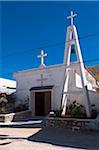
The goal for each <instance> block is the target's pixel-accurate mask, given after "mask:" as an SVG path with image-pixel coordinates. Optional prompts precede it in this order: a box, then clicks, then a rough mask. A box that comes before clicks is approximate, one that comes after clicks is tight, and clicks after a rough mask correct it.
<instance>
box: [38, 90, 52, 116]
mask: <svg viewBox="0 0 99 150" xmlns="http://www.w3.org/2000/svg"><path fill="white" fill-rule="evenodd" d="M50 110H51V91H46V92H35V115H36V116H46V115H48V114H49V112H50Z"/></svg>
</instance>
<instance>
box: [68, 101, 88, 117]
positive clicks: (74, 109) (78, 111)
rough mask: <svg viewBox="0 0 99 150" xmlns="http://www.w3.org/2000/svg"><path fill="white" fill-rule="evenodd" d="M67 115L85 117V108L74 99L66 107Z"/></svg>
mask: <svg viewBox="0 0 99 150" xmlns="http://www.w3.org/2000/svg"><path fill="white" fill-rule="evenodd" d="M66 116H69V117H74V118H85V117H86V113H85V108H84V106H83V105H81V104H79V103H77V102H76V101H73V103H71V104H70V105H69V106H67V109H66Z"/></svg>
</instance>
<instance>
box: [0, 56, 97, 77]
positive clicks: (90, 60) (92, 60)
mask: <svg viewBox="0 0 99 150" xmlns="http://www.w3.org/2000/svg"><path fill="white" fill-rule="evenodd" d="M95 61H99V58H97V59H89V60H85V61H83V63H85V62H95ZM76 63H77V64H79V63H82V62H76ZM57 65H58V64H57ZM63 66H66V65H65V64H63ZM31 69H32V68H31ZM31 69H30V70H31ZM15 72H20V71H15ZM15 72H9V73H4V74H3V73H1V75H11V74H13V73H15Z"/></svg>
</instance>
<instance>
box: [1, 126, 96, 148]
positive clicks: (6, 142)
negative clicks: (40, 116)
mask: <svg viewBox="0 0 99 150" xmlns="http://www.w3.org/2000/svg"><path fill="white" fill-rule="evenodd" d="M28 149H29V150H81V149H83V150H85V149H88V150H91V149H92V150H99V132H93V131H83V132H82V131H75V132H72V131H71V130H69V129H65V128H41V127H38V125H37V127H36V124H33V125H31V126H28V125H27V126H17V127H16V128H15V127H10V128H9V127H5V128H4V127H3V128H0V150H28Z"/></svg>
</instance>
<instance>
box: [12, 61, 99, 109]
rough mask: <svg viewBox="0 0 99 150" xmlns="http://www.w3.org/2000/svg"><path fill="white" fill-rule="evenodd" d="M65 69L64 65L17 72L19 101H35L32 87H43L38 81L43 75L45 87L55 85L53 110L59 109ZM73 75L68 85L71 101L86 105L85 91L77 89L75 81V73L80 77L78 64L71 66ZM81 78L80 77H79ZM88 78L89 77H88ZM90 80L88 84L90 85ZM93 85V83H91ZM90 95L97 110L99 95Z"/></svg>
mask: <svg viewBox="0 0 99 150" xmlns="http://www.w3.org/2000/svg"><path fill="white" fill-rule="evenodd" d="M65 67H66V66H64V65H56V66H50V67H47V68H45V69H40V68H38V69H31V70H26V71H21V72H17V73H15V74H14V78H16V81H17V91H16V95H17V99H18V100H19V101H23V102H24V101H25V100H26V99H27V98H28V97H29V98H30V101H34V98H33V93H32V94H31V93H30V91H29V90H30V89H31V88H32V87H39V86H41V81H38V79H40V78H41V77H40V75H41V74H43V78H47V80H45V81H43V86H48V85H53V101H52V109H59V108H60V104H61V96H62V89H63V82H64V73H65ZM70 68H71V69H73V70H71V71H70V72H71V74H70V78H69V85H68V87H69V88H68V91H69V93H71V94H70V96H69V99H70V100H71V101H74V100H77V101H78V102H80V103H82V104H83V105H84V97H83V91H82V88H81V87H80V88H79V87H77V85H76V82H79V84H80V81H78V80H77V81H75V80H76V77H75V73H76V74H78V76H79V75H80V71H79V66H78V64H77V63H74V64H71V66H70ZM79 77H80V76H79ZM87 78H88V76H87ZM90 80H91V79H90ZM90 80H89V81H88V82H87V83H90ZM90 84H91V83H90ZM89 89H90V90H92V86H89ZM89 93H90V99H91V101H92V103H93V99H94V103H96V104H97V108H99V100H98V99H99V94H97V93H94V92H93V93H92V92H89ZM33 104H34V102H32V104H31V102H30V108H31V109H34V105H33Z"/></svg>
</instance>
